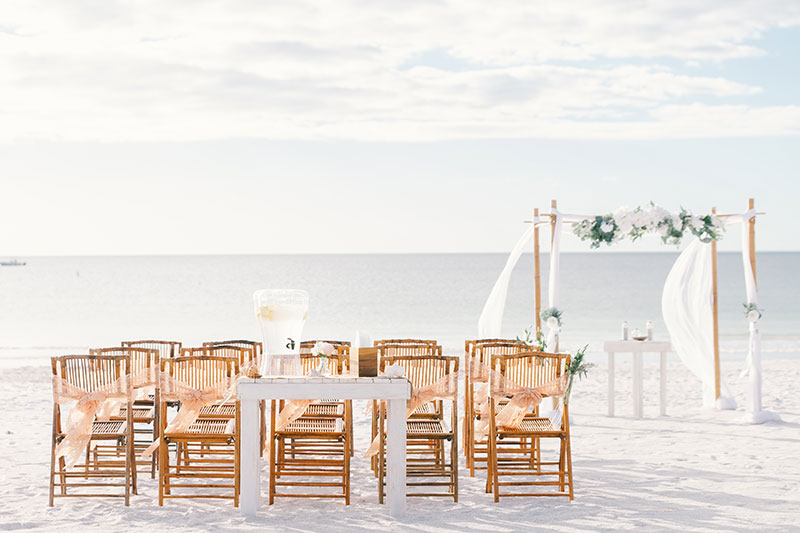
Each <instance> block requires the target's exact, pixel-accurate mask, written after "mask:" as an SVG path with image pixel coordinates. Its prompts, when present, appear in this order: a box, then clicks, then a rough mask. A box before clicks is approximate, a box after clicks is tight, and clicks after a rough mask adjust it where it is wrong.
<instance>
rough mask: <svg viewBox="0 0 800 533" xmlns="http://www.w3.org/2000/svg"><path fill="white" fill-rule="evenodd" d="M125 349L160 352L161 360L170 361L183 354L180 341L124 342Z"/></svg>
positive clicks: (122, 343)
mask: <svg viewBox="0 0 800 533" xmlns="http://www.w3.org/2000/svg"><path fill="white" fill-rule="evenodd" d="M120 344H121V345H122V346H124V347H125V348H148V349H150V350H158V355H159V359H169V358H171V357H178V356H179V355H180V354H181V343H180V342H179V341H155V340H141V341H122V342H121V343H120Z"/></svg>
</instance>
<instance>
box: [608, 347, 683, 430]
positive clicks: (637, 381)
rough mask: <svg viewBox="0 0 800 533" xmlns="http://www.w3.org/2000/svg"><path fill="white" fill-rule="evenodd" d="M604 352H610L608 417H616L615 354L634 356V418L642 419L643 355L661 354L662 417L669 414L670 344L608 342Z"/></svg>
mask: <svg viewBox="0 0 800 533" xmlns="http://www.w3.org/2000/svg"><path fill="white" fill-rule="evenodd" d="M603 350H605V351H606V352H608V416H614V354H616V353H631V354H633V416H635V417H636V418H642V354H643V353H658V354H661V372H660V377H661V390H660V400H661V404H660V406H661V409H660V413H659V414H660V415H661V416H664V415H666V414H667V352H671V351H672V346H671V345H670V343H668V342H660V341H633V340H630V341H622V340H620V341H606V342H605V343H604V344H603Z"/></svg>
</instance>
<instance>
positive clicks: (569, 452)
mask: <svg viewBox="0 0 800 533" xmlns="http://www.w3.org/2000/svg"><path fill="white" fill-rule="evenodd" d="M566 441H567V481H568V483H569V499H570V501H572V500H573V499H574V493H573V485H572V445H571V444H570V438H569V434H567V438H566Z"/></svg>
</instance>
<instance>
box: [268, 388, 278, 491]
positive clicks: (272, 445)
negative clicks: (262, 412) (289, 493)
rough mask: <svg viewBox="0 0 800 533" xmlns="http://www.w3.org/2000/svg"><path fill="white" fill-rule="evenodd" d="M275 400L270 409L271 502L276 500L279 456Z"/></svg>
mask: <svg viewBox="0 0 800 533" xmlns="http://www.w3.org/2000/svg"><path fill="white" fill-rule="evenodd" d="M275 408H276V406H275V400H273V401H272V408H271V409H270V431H269V504H270V505H272V504H273V503H274V502H275V462H276V461H277V460H278V457H277V456H276V453H275Z"/></svg>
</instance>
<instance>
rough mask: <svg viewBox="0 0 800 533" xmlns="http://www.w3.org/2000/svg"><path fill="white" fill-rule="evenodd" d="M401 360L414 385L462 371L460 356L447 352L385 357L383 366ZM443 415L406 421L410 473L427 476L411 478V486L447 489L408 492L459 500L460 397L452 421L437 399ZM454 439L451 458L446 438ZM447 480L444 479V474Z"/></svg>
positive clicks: (382, 437) (381, 465)
mask: <svg viewBox="0 0 800 533" xmlns="http://www.w3.org/2000/svg"><path fill="white" fill-rule="evenodd" d="M395 363H397V364H399V365H401V366H402V367H403V368H404V369H405V370H406V376H407V377H408V379H409V381H410V382H411V384H412V387H414V388H422V387H425V386H428V385H431V384H433V383H435V382H436V381H438V380H440V379H441V378H443V377H444V376H445V375H447V374H452V375H456V374H457V373H458V365H459V358H458V357H454V356H444V355H418V356H414V355H399V356H387V357H386V358H385V359H383V360H382V364H383V369H385V368H386V366H389V365H391V364H395ZM436 403H437V404H438V405H437V409H436V410H437V412H438V413H440V416H439V417H431V416H428V417H424V416H416V417H415V416H414V413H412V414H411V415H410V416H409V418H408V420H407V421H406V455H407V458H406V477H407V478H411V479H415V478H416V479H423V481H407V482H406V486H407V487H446V488H447V492H444V493H442V492H409V493H407V494H406V495H407V496H414V497H416V496H444V497H452V498H453V501H454V502H456V503H457V502H458V398H457V395H456V397H454V398H453V400H452V402H447V403H450V404H451V405H450V424H449V427H448V424H446V423H445V422H444V417H443V415H444V406H443V403H444V402H443V401H442V400H437V401H436ZM385 421H386V406H385V403H384V402H381V405H380V407H379V413H378V435H379V452H378V455H377V463H378V501H379V502H380V503H383V500H384V497H385V484H386V480H385V478H386V429H385ZM447 441H449V442H450V453H449V461H448V459H447V457H446V455H447V454H446V453H445V448H446V446H445V442H447ZM443 477H444V478H446V481H440V480H441V478H443Z"/></svg>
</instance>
